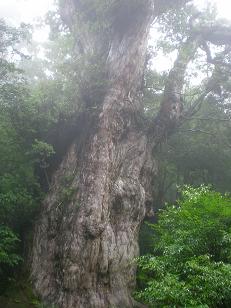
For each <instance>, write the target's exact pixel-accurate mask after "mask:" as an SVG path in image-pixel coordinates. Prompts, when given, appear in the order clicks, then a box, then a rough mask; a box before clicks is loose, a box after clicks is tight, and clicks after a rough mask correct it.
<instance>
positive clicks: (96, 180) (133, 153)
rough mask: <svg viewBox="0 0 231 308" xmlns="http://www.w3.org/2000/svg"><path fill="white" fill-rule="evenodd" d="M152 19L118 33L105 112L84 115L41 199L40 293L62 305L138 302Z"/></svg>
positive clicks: (36, 257)
mask: <svg viewBox="0 0 231 308" xmlns="http://www.w3.org/2000/svg"><path fill="white" fill-rule="evenodd" d="M150 3H151V2H150ZM150 3H149V1H147V3H146V4H147V5H149V4H150ZM150 23H151V14H149V13H147V14H145V15H144V16H142V18H140V19H139V20H137V21H136V23H134V24H133V26H132V27H129V29H124V33H121V32H120V31H118V32H117V33H116V32H115V33H114V36H113V38H112V40H111V41H110V48H109V49H108V53H107V57H106V58H105V66H106V70H107V77H108V80H109V82H108V88H107V90H106V93H105V95H104V97H103V99H102V102H101V104H100V107H99V109H100V111H99V112H98V113H95V114H94V115H92V114H90V113H87V114H86V115H85V117H86V118H85V121H84V125H85V126H84V127H83V129H82V131H81V132H78V134H77V137H76V140H74V141H73V144H72V145H71V146H70V148H69V149H68V151H67V154H66V156H65V158H64V160H63V162H62V164H61V166H60V168H59V170H58V171H57V173H56V174H55V176H54V178H53V183H52V188H51V190H50V192H49V193H48V196H47V198H46V200H45V201H44V204H43V209H42V214H41V218H40V220H39V222H38V223H37V228H36V232H35V240H34V248H33V264H32V278H33V281H34V286H35V289H36V291H37V293H38V294H39V295H40V296H41V297H42V299H43V300H44V301H45V302H48V303H54V304H57V306H58V307H62V308H77V307H78V308H81V307H84V308H86V307H132V306H133V301H132V298H131V290H132V289H133V288H134V286H135V270H136V269H135V266H134V264H133V263H132V261H133V259H134V258H135V257H136V256H138V252H139V248H138V242H137V241H138V233H139V228H140V224H141V222H142V220H143V218H144V216H145V202H146V201H147V199H148V194H147V189H148V188H147V187H146V185H145V183H150V179H149V176H150V175H151V173H152V172H151V171H152V170H151V169H152V168H153V167H152V164H150V165H149V164H148V162H149V154H150V151H149V150H148V140H147V137H146V135H145V133H144V131H143V130H142V121H141V120H140V119H141V118H140V113H141V112H142V105H141V102H140V99H139V95H138V91H139V90H140V86H141V81H142V75H143V69H144V62H145V54H146V47H147V39H148V33H149V27H150ZM91 43H92V42H91ZM87 44H89V42H87ZM88 46H89V45H88ZM93 47H94V46H93ZM92 49H93V50H94V48H92ZM142 179H145V183H144V182H142Z"/></svg>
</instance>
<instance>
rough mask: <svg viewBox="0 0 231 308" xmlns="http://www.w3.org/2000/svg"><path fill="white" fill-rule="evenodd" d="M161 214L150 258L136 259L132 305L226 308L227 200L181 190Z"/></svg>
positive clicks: (230, 204) (230, 232) (230, 286)
mask: <svg viewBox="0 0 231 308" xmlns="http://www.w3.org/2000/svg"><path fill="white" fill-rule="evenodd" d="M182 195H183V198H182V200H181V201H179V202H178V204H177V205H176V206H168V207H167V208H166V209H165V210H162V211H160V214H159V221H158V223H157V224H156V225H150V226H151V228H152V229H153V231H154V233H153V253H152V254H151V255H146V256H143V257H140V258H139V259H138V266H139V274H138V280H139V285H140V289H139V290H138V291H137V292H136V293H135V297H136V299H137V300H139V301H142V302H144V303H146V304H148V305H149V306H150V307H192V306H194V307H220V306H222V307H230V304H231V199H230V196H228V195H224V196H222V195H221V194H220V193H217V192H214V191H211V190H210V189H209V188H208V187H204V186H202V187H200V188H198V189H194V188H191V187H185V189H184V190H183V192H182Z"/></svg>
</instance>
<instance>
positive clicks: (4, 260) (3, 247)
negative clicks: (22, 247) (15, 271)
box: [0, 226, 21, 275]
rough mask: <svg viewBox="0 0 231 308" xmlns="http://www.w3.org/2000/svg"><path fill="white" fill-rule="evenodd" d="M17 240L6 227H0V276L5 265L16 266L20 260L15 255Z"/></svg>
mask: <svg viewBox="0 0 231 308" xmlns="http://www.w3.org/2000/svg"><path fill="white" fill-rule="evenodd" d="M18 242H19V238H18V237H17V236H16V235H15V234H14V233H13V232H12V231H11V230H10V229H9V228H7V227H3V226H0V275H1V274H2V268H3V267H4V266H5V265H7V266H9V267H14V266H15V265H18V263H19V262H20V261H21V258H20V257H19V256H18V255H17V254H16V253H15V251H16V248H17V244H18Z"/></svg>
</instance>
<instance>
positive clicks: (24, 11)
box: [0, 0, 231, 69]
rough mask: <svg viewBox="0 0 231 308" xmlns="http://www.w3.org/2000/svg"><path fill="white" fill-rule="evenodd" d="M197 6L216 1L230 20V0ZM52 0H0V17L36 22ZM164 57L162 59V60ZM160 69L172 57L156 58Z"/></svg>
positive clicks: (38, 34)
mask: <svg viewBox="0 0 231 308" xmlns="http://www.w3.org/2000/svg"><path fill="white" fill-rule="evenodd" d="M194 2H196V3H197V5H198V6H200V7H201V6H202V7H203V5H205V4H206V3H207V2H213V3H216V5H217V8H218V13H219V15H220V17H222V18H226V19H229V20H230V21H231V0H209V1H207V0H194ZM53 3H54V0H0V18H4V19H5V20H6V21H7V23H11V24H13V25H19V24H20V23H21V22H25V23H30V24H36V20H37V22H38V19H39V18H40V19H41V18H42V17H44V15H45V14H46V13H47V12H48V11H49V10H52V8H54V5H53ZM48 34H49V28H48V27H44V28H40V29H37V30H35V31H34V40H35V41H38V42H40V43H42V42H45V41H46V40H47V39H48ZM163 59H164V60H163ZM158 62H159V64H160V67H162V69H165V68H168V67H169V65H170V64H171V62H172V59H171V58H169V61H168V60H167V58H166V57H165V58H164V57H162V56H161V55H160V58H159V60H158Z"/></svg>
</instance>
